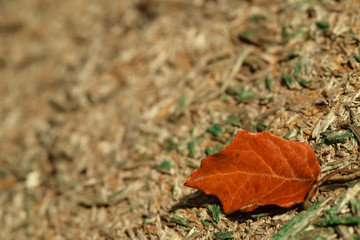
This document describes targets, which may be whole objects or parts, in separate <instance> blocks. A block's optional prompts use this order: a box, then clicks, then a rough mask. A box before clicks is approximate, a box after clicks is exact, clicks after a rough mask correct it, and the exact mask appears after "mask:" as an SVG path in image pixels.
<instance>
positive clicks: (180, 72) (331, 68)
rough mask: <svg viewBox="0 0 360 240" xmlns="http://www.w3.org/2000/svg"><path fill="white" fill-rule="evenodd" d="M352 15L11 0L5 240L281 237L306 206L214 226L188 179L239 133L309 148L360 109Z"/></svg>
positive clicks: (2, 22) (204, 1)
mask: <svg viewBox="0 0 360 240" xmlns="http://www.w3.org/2000/svg"><path fill="white" fill-rule="evenodd" d="M356 4H359V3H358V1H297V0H289V1H275V0H272V1H265V0H264V1H261V0H252V1H251V0H249V1H235V0H231V1H225V0H194V1H181V0H166V1H165V0H148V1H146V0H136V1H133V0H120V1H115V0H114V1H97V0H76V1H73V0H71V1H70V0H63V1H49V0H27V1H25V0H11V1H9V0H0V191H1V194H0V205H1V207H0V225H1V229H0V238H1V239H126V238H129V239H169V238H172V239H182V238H184V237H187V236H190V237H191V236H192V238H188V239H195V238H196V237H199V238H200V237H204V238H206V237H210V236H213V235H212V234H214V233H215V232H217V231H220V232H221V231H223V232H225V231H227V229H228V230H229V231H231V232H232V233H233V235H231V236H232V237H235V238H238V239H244V238H246V236H247V235H246V231H247V230H249V229H255V230H254V231H253V232H252V234H253V235H250V236H248V239H257V238H258V239H264V237H269V236H272V235H274V234H275V232H276V231H277V230H278V229H279V228H280V227H281V226H282V225H283V224H284V223H285V222H286V221H287V220H288V219H290V218H291V217H292V216H294V215H295V214H296V210H291V211H289V212H287V213H285V215H281V217H277V218H275V219H273V218H271V217H268V218H263V219H262V220H261V221H260V222H259V221H258V220H251V219H249V218H247V217H246V216H247V215H242V214H239V213H238V215H236V216H235V217H234V218H232V219H230V220H229V219H226V218H225V217H224V220H223V221H222V222H220V223H217V225H216V227H214V228H206V227H204V225H203V224H202V222H201V220H202V219H206V217H207V216H210V215H211V214H210V213H208V212H207V211H206V207H205V208H204V206H203V205H202V204H200V203H198V204H197V203H196V201H197V200H196V199H195V203H191V204H190V203H187V200H188V199H187V198H186V197H187V196H189V194H191V193H193V192H194V191H193V190H191V189H187V188H185V187H184V186H183V183H184V182H185V180H186V177H187V176H188V175H189V174H190V173H191V171H192V170H193V169H195V168H196V167H198V166H199V164H200V160H201V159H202V158H203V157H205V156H206V155H207V154H211V153H213V152H216V151H219V150H221V149H222V148H223V147H224V146H226V144H227V143H228V142H229V140H231V139H232V138H233V137H234V136H235V134H236V133H237V131H238V130H239V129H246V130H249V131H262V130H268V131H271V132H273V133H274V134H276V135H280V136H286V137H287V138H289V139H291V140H295V141H307V142H309V143H312V146H314V144H315V143H316V141H319V136H320V130H326V127H327V126H329V125H330V124H332V123H333V122H334V119H332V118H331V119H330V120H329V119H327V120H326V121H325V122H323V125H321V126H319V129H318V130H317V131H318V132H315V133H313V129H314V127H315V125H316V124H317V123H318V122H319V120H320V119H322V118H323V116H324V115H326V114H327V113H328V112H330V111H332V107H333V106H334V105H335V104H336V102H337V101H339V100H336V99H342V101H348V102H350V103H351V104H353V103H354V101H355V103H356V101H359V98H358V97H359V93H358V90H359V82H358V80H357V79H356V77H355V75H354V74H355V73H359V72H358V71H359V62H360V57H359V58H358V59H357V58H355V57H353V56H360V52H359V49H358V45H357V44H358V43H359V30H360V28H359V26H360V25H359V24H360V19H359V18H360V17H359V15H358V13H357V12H356V7H354V6H357V5H356ZM344 84H345V85H346V86H347V87H346V91H344V89H343V88H342V87H343V86H345V85H344ZM356 99H357V100H356ZM299 103H300V104H299ZM356 106H357V105H356ZM334 111H335V110H334ZM336 111H340V112H336V113H339V114H340V115H341V114H342V115H343V116H348V115H346V114H347V112H346V111H345V110H344V108H343V107H338V108H337V110H336ZM355 111H356V109H355ZM324 126H325V127H324ZM353 140H354V139H353ZM311 141H312V142H311ZM348 143H349V149H350V148H351V147H353V148H354V147H355V145H356V141H355V140H354V141H353V142H351V141H349V142H348ZM350 143H351V144H352V145H351V144H350ZM349 152H350V153H351V149H350V150H349ZM316 153H317V155H318V156H321V158H320V160H319V161H320V162H321V163H322V164H325V165H326V164H327V163H328V161H332V156H334V155H335V152H334V150H333V148H332V147H330V146H327V147H325V148H323V149H320V150H318V151H317V152H316ZM350 153H349V154H348V152H346V154H347V155H346V154H345V153H344V154H345V155H346V156H348V157H349V159H350V160H351V159H354V158H356V156H357V155H356V154H355V155H351V154H350ZM353 154H354V153H353ZM202 197H203V196H202ZM184 199H185V200H184ZM179 203H181V204H182V205H183V206H185V207H175V208H176V211H172V210H171V209H174V206H179ZM181 204H180V205H181ZM202 209H203V211H202ZM203 214H205V215H203ZM207 214H208V215H207ZM179 219H180V220H181V219H182V220H183V223H179V221H180V220H179ZM184 219H187V220H189V221H187V220H186V221H185V220H184ZM244 219H245V220H244ZM184 221H185V223H184ZM180 222H181V221H180ZM265 222H266V224H265ZM256 224H257V225H256ZM254 226H258V227H256V228H254ZM246 229H247V230H246ZM194 232H195V233H197V235H196V234H195V235H191V234H193V233H194ZM194 236H195V237H194Z"/></svg>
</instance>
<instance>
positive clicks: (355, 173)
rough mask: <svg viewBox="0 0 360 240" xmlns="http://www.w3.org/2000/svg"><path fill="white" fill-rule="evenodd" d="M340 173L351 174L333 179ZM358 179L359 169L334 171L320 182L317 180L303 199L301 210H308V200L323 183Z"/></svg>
mask: <svg viewBox="0 0 360 240" xmlns="http://www.w3.org/2000/svg"><path fill="white" fill-rule="evenodd" d="M341 173H352V174H349V175H346V176H341V177H333V176H334V175H336V174H341ZM358 177H360V169H338V170H335V171H333V172H331V173H329V174H327V175H325V176H324V177H322V178H321V179H320V180H318V181H317V182H316V183H315V184H314V186H313V187H312V188H311V189H310V191H309V192H308V193H307V195H306V197H305V199H304V203H303V208H304V209H308V208H309V207H310V198H311V197H313V196H314V195H315V194H316V192H317V190H318V189H319V187H320V186H321V185H323V184H324V183H325V182H339V181H349V180H353V179H356V178H358Z"/></svg>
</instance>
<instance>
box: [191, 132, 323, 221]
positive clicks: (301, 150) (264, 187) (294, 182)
mask: <svg viewBox="0 0 360 240" xmlns="http://www.w3.org/2000/svg"><path fill="white" fill-rule="evenodd" d="M319 174H320V166H319V163H318V161H317V159H316V156H315V153H314V151H313V150H312V149H311V147H310V146H309V145H308V144H307V143H297V142H292V141H289V140H286V139H283V138H281V137H278V136H275V135H273V134H271V133H269V132H261V133H251V132H248V131H240V132H239V133H238V134H237V135H236V137H235V139H234V140H233V141H232V142H231V143H230V144H229V145H228V146H227V147H226V148H225V149H224V150H222V151H220V152H218V153H215V154H212V155H210V156H208V157H206V158H204V159H203V160H202V161H201V166H200V168H198V169H195V170H194V171H193V172H192V173H191V175H190V176H189V178H188V179H187V181H186V183H185V186H188V187H192V188H197V189H200V190H202V191H204V192H205V193H206V194H212V195H215V196H217V197H218V198H219V199H220V201H221V203H222V205H223V208H224V211H225V213H226V214H229V213H232V212H235V211H237V210H242V211H244V212H249V211H252V210H254V209H256V208H257V207H259V206H263V205H270V204H275V205H278V206H281V207H291V206H293V205H295V204H297V203H301V202H303V201H304V198H305V196H306V194H307V192H308V191H309V190H310V188H311V187H312V186H313V184H314V182H315V181H316V179H317V177H318V175H319Z"/></svg>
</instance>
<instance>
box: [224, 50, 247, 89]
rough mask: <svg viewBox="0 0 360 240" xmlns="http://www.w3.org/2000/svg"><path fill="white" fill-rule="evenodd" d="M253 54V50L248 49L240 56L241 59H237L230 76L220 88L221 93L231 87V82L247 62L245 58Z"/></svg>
mask: <svg viewBox="0 0 360 240" xmlns="http://www.w3.org/2000/svg"><path fill="white" fill-rule="evenodd" d="M251 52H252V49H251V48H246V49H245V50H244V51H243V52H242V53H241V55H240V56H239V58H238V59H237V61H236V63H235V65H234V67H233V68H232V69H231V72H230V74H229V75H228V76H227V77H226V78H225V80H224V82H223V84H222V86H221V88H220V93H223V92H224V91H225V90H226V88H227V87H228V85H229V82H230V81H231V79H233V78H234V77H235V75H236V74H237V73H238V72H239V71H240V69H241V66H242V64H243V62H244V60H245V58H246V57H247V56H248V55H249V54H250V53H251Z"/></svg>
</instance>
